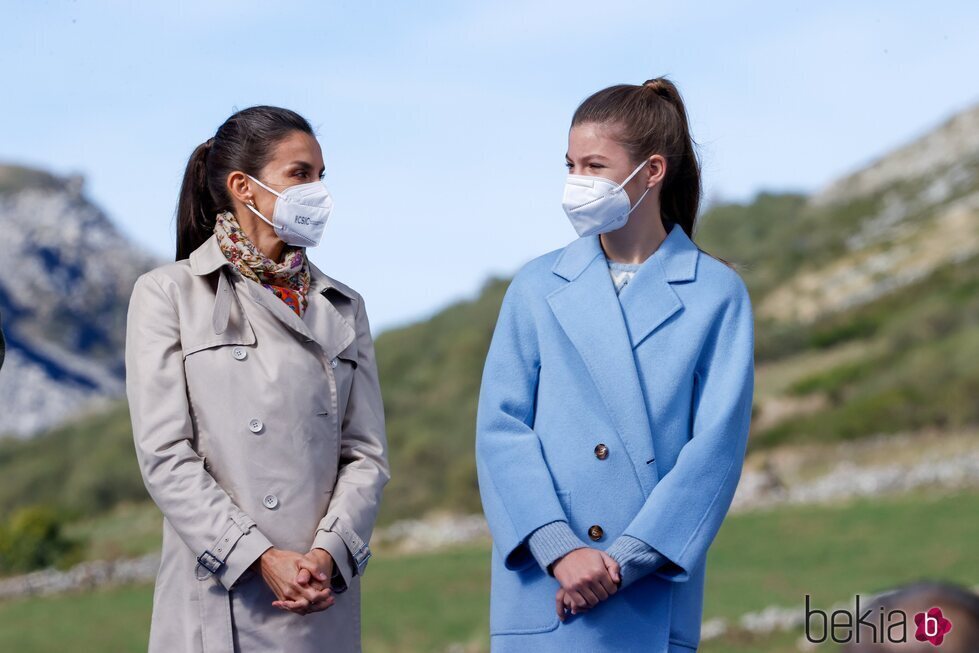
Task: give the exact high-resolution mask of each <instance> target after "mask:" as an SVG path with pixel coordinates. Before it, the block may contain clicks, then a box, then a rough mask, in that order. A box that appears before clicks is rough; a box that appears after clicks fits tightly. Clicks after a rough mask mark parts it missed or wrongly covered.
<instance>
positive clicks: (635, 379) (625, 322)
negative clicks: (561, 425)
mask: <svg viewBox="0 0 979 653" xmlns="http://www.w3.org/2000/svg"><path fill="white" fill-rule="evenodd" d="M699 251H700V250H699V248H698V247H697V246H696V245H695V244H694V243H693V241H691V240H690V238H689V237H688V236H687V234H686V232H684V231H683V228H682V227H681V226H680V225H679V224H674V225H673V227H672V229H671V230H670V232H669V233H668V234H667V236H666V238H665V239H664V240H663V242H662V243H660V246H659V247H658V248H657V249H656V251H655V252H653V254H651V255H650V256H649V257H648V258H647V259H646V260H645V261H643V263H642V265H640V266H639V269H638V270H637V271H636V274H635V275H634V276H633V278H632V280H631V281H630V282H629V283H628V285H626V286H625V287H624V288H623V289H622V291H621V292H620V294H618V295H616V293H615V286H614V284H613V283H612V278H611V275H610V274H609V270H608V264H607V263H606V261H605V255H604V251H603V249H602V246H601V241H600V240H599V237H598V235H593V236H586V237H584V238H579V239H578V240H575V241H573V242H572V243H570V244H569V245H568V246H567V247H565V249H564V250H563V251H562V253H561V255H560V256H559V257H558V259H557V261H555V263H554V265H553V266H552V271H553V272H554V273H555V274H557V275H559V276H561V277H562V278H564V279H566V280H567V281H568V283H567V284H564V285H562V286H560V287H558V288H557V289H556V290H554V291H552V292H551V293H549V294H548V296H547V302H548V304H549V306H550V308H551V311H552V312H553V313H554V316H555V318H556V319H557V321H558V323H559V324H560V325H561V328H562V329H563V330H564V332H565V333H566V334H567V336H568V338H569V339H570V340H571V343H572V344H573V345H574V347H575V349H576V350H577V351H578V353H579V355H580V356H581V357H582V359H583V360H584V362H585V366H586V368H587V369H588V372H589V374H590V376H591V378H592V380H593V381H594V383H595V386H596V388H597V390H598V394H599V395H600V396H601V398H602V401H603V403H604V404H605V406H606V409H607V411H608V413H609V415H610V417H611V419H612V422H613V424H615V427H616V431H617V432H618V434H619V436H620V438H621V440H622V442H623V444H624V446H625V448H626V450H627V451H628V453H629V457H630V458H631V460H632V463H633V466H634V467H635V468H636V469H637V477H638V479H639V483H640V484H641V485H642V486H643V489H644V490H646V493H647V494H648V493H649V492H650V491H652V482H651V481H650V480H649V479H650V476H649V475H648V474H645V473H639V471H638V470H639V469H641V468H642V467H644V466H646V465H650V464H652V463H653V461H654V460H655V452H654V450H653V437H652V431H651V428H650V423H649V417H648V413H647V412H646V401H645V396H644V389H643V386H642V383H641V381H640V378H639V370H638V368H637V362H636V355H635V348H636V347H637V346H638V345H639V344H640V343H641V342H642V341H643V340H645V339H646V338H647V337H648V336H649V335H650V334H651V333H652V332H653V331H654V330H656V328H657V327H659V326H660V325H661V324H663V323H664V322H665V321H666V320H668V319H670V318H671V317H673V316H674V315H675V314H676V313H678V312H679V311H680V310H681V309H682V308H683V302H682V301H681V300H680V297H679V295H678V294H677V293H676V291H675V290H674V289H673V287H672V284H674V283H680V282H685V281H690V280H693V279H694V278H695V276H696V268H697V259H698V256H699Z"/></svg>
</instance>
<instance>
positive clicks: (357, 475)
mask: <svg viewBox="0 0 979 653" xmlns="http://www.w3.org/2000/svg"><path fill="white" fill-rule="evenodd" d="M357 304H358V306H357V314H356V317H355V318H354V319H355V322H356V324H355V329H356V333H357V335H356V338H357V352H358V353H357V367H356V369H355V370H354V377H353V381H352V385H351V386H350V398H349V399H348V401H347V407H346V411H345V414H344V417H343V424H342V425H341V430H340V470H339V473H338V474H337V481H336V485H335V486H334V489H333V495H332V496H331V497H330V504H329V506H328V507H327V510H326V515H324V516H323V518H322V519H321V520H320V522H319V524H318V525H317V528H316V534H315V535H314V537H313V545H312V547H310V548H320V549H325V550H326V551H328V552H329V553H330V556H331V557H332V558H333V561H334V563H335V564H336V566H337V567H338V568H339V570H340V574H341V575H342V576H343V583H342V584H341V587H342V586H349V585H350V581H351V579H352V578H353V576H354V575H359V574H362V573H363V572H364V568H365V567H366V566H367V560H368V558H370V556H371V552H370V547H368V545H367V542H368V541H369V540H370V537H371V533H372V532H373V530H374V523H375V521H376V520H377V513H378V509H379V508H380V503H381V494H382V492H383V490H384V486H385V485H387V482H388V480H390V478H391V472H390V468H389V464H388V458H387V448H388V446H387V435H386V433H385V423H384V405H383V401H382V398H381V385H380V380H379V378H378V372H377V360H376V359H375V355H374V340H373V338H372V337H371V330H370V323H369V322H368V319H367V310H366V308H365V307H364V299H363V297H361V296H360V295H358V296H357ZM334 587H336V585H334Z"/></svg>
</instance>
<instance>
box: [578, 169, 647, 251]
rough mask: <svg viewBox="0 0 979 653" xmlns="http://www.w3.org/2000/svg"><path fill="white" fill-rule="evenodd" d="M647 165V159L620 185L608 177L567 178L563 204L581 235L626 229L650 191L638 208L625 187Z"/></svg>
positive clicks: (585, 176)
mask: <svg viewBox="0 0 979 653" xmlns="http://www.w3.org/2000/svg"><path fill="white" fill-rule="evenodd" d="M646 163H647V161H645V160H644V161H643V162H642V163H640V164H639V165H638V166H637V167H636V169H635V170H633V171H632V174H630V175H629V176H628V177H626V179H625V181H623V182H622V183H621V184H617V183H615V182H614V181H612V180H611V179H606V178H605V177H595V176H592V175H568V178H567V180H566V181H565V182H564V201H562V203H561V205H562V206H563V207H564V212H565V213H567V215H568V219H569V220H570V221H571V225H572V226H573V227H574V229H575V231H577V232H578V236H581V237H583V236H591V235H594V234H602V233H605V232H608V231H614V230H615V229H619V228H620V227H623V226H625V223H626V222H628V220H629V214H630V213H632V211H633V210H635V208H636V207H637V206H639V203H640V202H642V200H643V198H644V197H646V193H648V192H649V188H647V189H646V191H645V192H644V193H643V194H642V195H641V196H640V197H639V199H638V200H637V201H636V203H635V205H634V206H629V195H628V194H627V193H626V192H625V185H626V184H627V183H629V180H630V179H632V178H633V177H635V176H636V173H637V172H639V171H640V170H642V168H643V166H645V165H646Z"/></svg>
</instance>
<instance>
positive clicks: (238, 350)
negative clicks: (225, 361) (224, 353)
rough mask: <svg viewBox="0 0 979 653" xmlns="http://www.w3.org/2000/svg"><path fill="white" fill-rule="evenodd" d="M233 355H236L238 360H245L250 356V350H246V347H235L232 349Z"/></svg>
mask: <svg viewBox="0 0 979 653" xmlns="http://www.w3.org/2000/svg"><path fill="white" fill-rule="evenodd" d="M231 355H232V356H234V357H235V360H236V361H243V360H245V359H246V358H248V352H247V351H245V348H244V347H235V348H234V349H232V350H231Z"/></svg>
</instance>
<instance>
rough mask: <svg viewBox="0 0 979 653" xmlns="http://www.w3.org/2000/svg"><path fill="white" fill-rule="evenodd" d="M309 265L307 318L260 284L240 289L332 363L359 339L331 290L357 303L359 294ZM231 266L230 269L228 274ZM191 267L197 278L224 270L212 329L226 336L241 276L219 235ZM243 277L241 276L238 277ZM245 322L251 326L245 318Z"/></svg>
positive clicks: (196, 255) (195, 257) (207, 242)
mask: <svg viewBox="0 0 979 653" xmlns="http://www.w3.org/2000/svg"><path fill="white" fill-rule="evenodd" d="M308 262H309V272H310V288H309V293H308V294H307V298H308V304H307V306H306V310H305V311H304V312H303V317H299V316H298V315H296V313H295V312H294V311H293V310H292V309H290V308H289V307H288V306H286V305H285V303H284V302H282V301H281V300H280V299H278V298H277V297H275V295H273V294H272V293H270V292H268V291H267V290H265V289H264V288H261V287H260V286H259V284H257V283H254V282H252V283H248V281H249V280H247V279H244V278H242V281H245V282H246V283H244V284H242V285H239V288H241V287H244V288H245V291H244V293H245V294H246V295H247V296H248V297H250V298H251V299H252V300H253V301H254V302H255V303H257V304H260V305H262V306H263V307H264V308H266V309H267V310H268V311H269V312H271V313H272V315H274V316H275V317H276V318H277V319H278V320H279V321H280V322H282V323H283V324H284V325H285V326H287V327H289V328H290V329H292V330H293V331H295V332H296V333H297V334H299V335H300V336H301V337H302V338H303V339H304V340H305V341H307V342H316V343H317V344H319V346H320V347H321V348H322V350H323V352H324V353H325V354H326V356H327V357H329V358H330V359H333V358H335V357H336V356H337V355H338V354H339V353H340V352H341V351H343V350H344V349H346V348H347V347H349V346H350V345H351V344H352V343H353V342H354V341H355V338H356V332H355V330H354V328H353V326H352V325H351V324H350V323H349V322H348V321H347V320H346V319H344V317H343V315H341V314H340V312H339V311H338V310H337V309H336V307H335V306H334V305H333V303H332V302H331V301H330V299H329V298H328V296H327V295H328V293H329V291H330V290H336V291H337V292H339V293H340V294H341V295H343V296H345V297H347V298H348V299H350V300H354V299H356V294H355V293H354V292H353V290H351V289H350V288H349V287H348V286H346V285H345V284H342V283H340V282H338V281H335V280H334V279H331V278H330V277H329V276H327V275H326V274H324V273H323V271H322V270H320V269H319V268H318V267H317V266H316V265H315V264H314V263H313V262H312V261H308ZM225 266H227V268H228V269H226V270H224V269H222V268H224V267H225ZM190 267H191V271H192V272H193V273H194V274H195V275H201V276H202V275H207V274H210V273H212V272H214V271H215V270H221V274H220V275H219V277H218V289H217V293H216V295H215V301H214V309H213V312H212V325H213V327H214V332H215V333H216V334H220V333H223V332H224V330H225V329H226V328H227V327H228V324H229V322H230V321H231V320H230V314H231V310H232V308H233V307H234V302H233V301H232V297H231V295H232V291H231V286H232V283H231V282H230V280H229V275H230V274H233V273H237V270H236V269H235V267H234V264H233V263H231V261H229V260H228V258H227V257H226V256H225V255H224V252H222V251H221V245H220V244H219V243H218V237H217V235H216V234H212V235H211V236H210V237H209V238H208V239H207V240H205V241H204V242H203V243H202V244H201V245H200V246H199V247H198V248H197V249H195V250H194V251H193V252H191V254H190ZM238 276H239V277H240V274H238ZM241 322H247V319H246V318H245V317H244V315H242V316H241Z"/></svg>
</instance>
